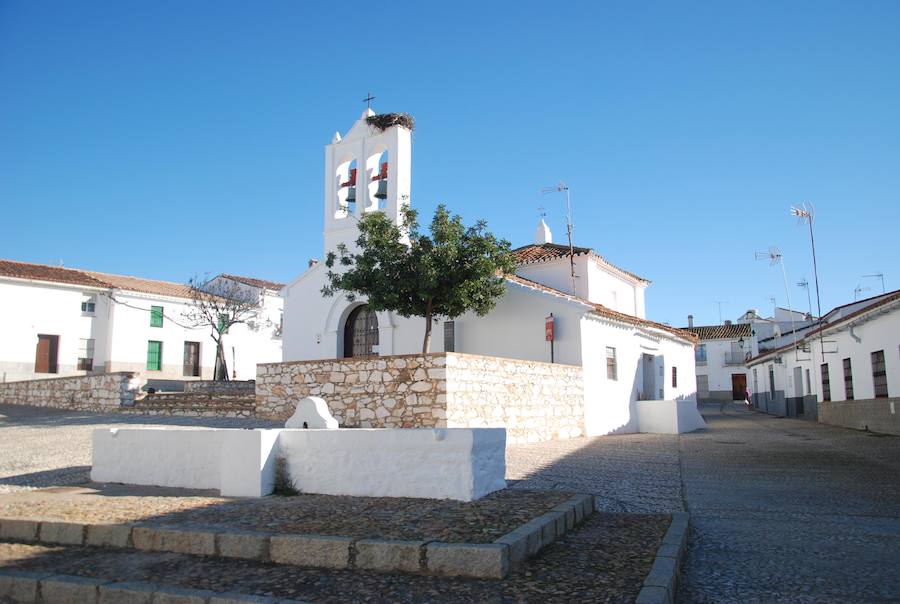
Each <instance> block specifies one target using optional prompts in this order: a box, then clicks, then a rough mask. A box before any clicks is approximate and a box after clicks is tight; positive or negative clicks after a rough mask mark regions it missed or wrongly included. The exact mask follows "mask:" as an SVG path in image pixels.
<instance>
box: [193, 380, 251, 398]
mask: <svg viewBox="0 0 900 604" xmlns="http://www.w3.org/2000/svg"><path fill="white" fill-rule="evenodd" d="M184 391H185V392H193V393H202V394H227V395H232V396H235V395H249V396H253V395H254V394H255V392H256V381H255V380H231V381H228V382H224V381H221V380H194V381H185V382H184Z"/></svg>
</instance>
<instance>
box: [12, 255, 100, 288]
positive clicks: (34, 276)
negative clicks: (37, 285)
mask: <svg viewBox="0 0 900 604" xmlns="http://www.w3.org/2000/svg"><path fill="white" fill-rule="evenodd" d="M0 276H3V277H12V278H14V279H29V280H33V281H50V282H53V283H68V284H71V285H86V286H89V287H108V286H107V284H106V283H103V282H102V281H100V280H99V279H97V278H96V277H92V276H91V275H89V274H88V273H86V272H83V271H78V270H75V269H71V268H64V267H62V266H50V265H48V264H32V263H30V262H16V261H15V260H3V259H0Z"/></svg>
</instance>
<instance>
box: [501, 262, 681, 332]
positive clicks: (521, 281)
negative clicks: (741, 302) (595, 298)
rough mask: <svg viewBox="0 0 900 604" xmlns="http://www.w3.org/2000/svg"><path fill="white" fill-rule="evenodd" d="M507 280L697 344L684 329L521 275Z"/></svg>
mask: <svg viewBox="0 0 900 604" xmlns="http://www.w3.org/2000/svg"><path fill="white" fill-rule="evenodd" d="M506 279H507V280H509V281H512V282H513V283H518V284H519V285H524V286H525V287H530V288H532V289H536V290H538V291H543V292H546V293H548V294H553V295H555V296H560V297H562V298H566V299H568V300H572V301H574V302H579V303H581V304H584V305H585V306H587V307H589V308H591V309H592V310H591V311H590V312H591V313H592V314H595V315H598V316H601V317H606V318H607V319H612V320H614V321H621V322H622V323H628V324H629V325H636V326H638V327H652V328H654V329H659V330H662V331H666V332H669V333H671V334H672V335H674V336H677V337H679V338H682V339H685V340H688V341H690V342H696V341H697V336H696V335H695V334H693V333H691V332H689V331H686V330H684V329H678V328H677V327H672V326H671V325H666V324H664V323H657V322H656V321H650V320H648V319H641V318H640V317H635V316H634V315H629V314H627V313H623V312H619V311H616V310H612V309H611V308H607V307H606V306H603V305H602V304H597V303H595V302H591V301H590V300H585V299H584V298H580V297H578V296H573V295H572V294H567V293H566V292H564V291H561V290H558V289H555V288H553V287H548V286H546V285H544V284H542V283H538V282H537V281H532V280H531V279H526V278H524V277H520V276H519V275H507V276H506Z"/></svg>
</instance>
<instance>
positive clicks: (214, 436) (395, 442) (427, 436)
mask: <svg viewBox="0 0 900 604" xmlns="http://www.w3.org/2000/svg"><path fill="white" fill-rule="evenodd" d="M279 456H280V457H284V458H285V460H286V462H287V470H288V474H289V475H290V478H291V480H292V482H293V483H294V485H295V487H296V488H297V490H299V491H301V492H304V493H321V494H328V495H356V496H362V497H421V498H429V499H457V500H460V501H472V500H474V499H478V498H480V497H483V496H484V495H486V494H488V493H491V492H493V491H497V490H499V489H502V488H504V487H505V486H506V482H505V480H504V475H505V473H506V430H505V429H503V428H449V429H415V430H385V429H380V430H379V429H374V430H365V429H341V430H236V429H216V428H121V429H120V428H112V429H97V430H94V433H93V458H92V463H93V467H92V469H91V480H94V481H96V482H121V483H126V484H140V485H155V486H166V487H182V488H195V489H218V490H219V491H220V493H221V494H222V495H223V496H239V497H261V496H264V495H268V494H270V493H271V492H272V488H273V486H274V478H275V461H276V458H277V457H279Z"/></svg>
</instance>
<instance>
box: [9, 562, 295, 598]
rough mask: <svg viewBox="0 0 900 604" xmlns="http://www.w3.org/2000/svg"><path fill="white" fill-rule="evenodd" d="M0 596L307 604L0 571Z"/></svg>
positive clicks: (197, 590) (178, 588)
mask: <svg viewBox="0 0 900 604" xmlns="http://www.w3.org/2000/svg"><path fill="white" fill-rule="evenodd" d="M0 597H7V598H10V599H11V600H13V601H14V602H21V603H23V604H32V603H35V602H39V601H40V602H41V603H45V604H56V603H57V602H60V603H63V604H72V603H73V602H78V604H93V603H99V604H150V603H151V602H152V604H308V603H306V602H302V601H300V600H286V599H278V598H270V597H268V596H254V595H250V594H240V593H235V592H214V591H208V590H205V589H185V588H181V587H169V586H161V585H157V584H155V583H143V582H138V581H134V582H130V581H129V582H121V583H117V582H115V581H108V580H103V579H92V578H89V577H81V576H77V575H56V574H53V573H50V572H30V571H20V570H15V569H6V568H0Z"/></svg>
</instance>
